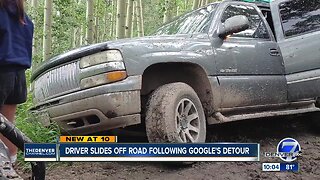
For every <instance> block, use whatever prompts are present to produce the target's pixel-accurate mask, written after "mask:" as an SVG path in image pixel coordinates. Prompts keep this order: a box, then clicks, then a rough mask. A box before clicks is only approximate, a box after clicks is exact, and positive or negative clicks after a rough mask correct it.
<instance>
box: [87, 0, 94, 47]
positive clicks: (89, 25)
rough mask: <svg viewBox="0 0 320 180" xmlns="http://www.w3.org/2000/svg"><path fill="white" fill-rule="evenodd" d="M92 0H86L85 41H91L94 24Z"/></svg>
mask: <svg viewBox="0 0 320 180" xmlns="http://www.w3.org/2000/svg"><path fill="white" fill-rule="evenodd" d="M93 11H94V0H87V31H86V43H87V44H92V43H93V24H94V17H93V13H94V12H93Z"/></svg>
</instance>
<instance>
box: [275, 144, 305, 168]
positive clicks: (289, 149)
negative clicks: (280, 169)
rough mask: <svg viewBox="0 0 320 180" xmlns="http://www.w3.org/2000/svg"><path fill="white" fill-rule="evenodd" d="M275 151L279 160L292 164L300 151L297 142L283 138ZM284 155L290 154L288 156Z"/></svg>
mask: <svg viewBox="0 0 320 180" xmlns="http://www.w3.org/2000/svg"><path fill="white" fill-rule="evenodd" d="M277 151H278V153H279V157H280V159H282V160H283V161H286V162H292V161H295V160H296V159H297V155H298V153H299V152H300V151H301V147H300V144H299V142H298V141H297V140H295V139H293V138H285V139H283V140H281V141H280V142H279V144H278V147H277ZM286 153H290V155H288V154H286Z"/></svg>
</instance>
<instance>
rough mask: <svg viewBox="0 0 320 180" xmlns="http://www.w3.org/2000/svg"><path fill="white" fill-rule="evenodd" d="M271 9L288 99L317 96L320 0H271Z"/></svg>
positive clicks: (319, 92)
mask: <svg viewBox="0 0 320 180" xmlns="http://www.w3.org/2000/svg"><path fill="white" fill-rule="evenodd" d="M271 9H272V11H271V12H272V13H273V14H272V18H273V19H274V22H275V26H276V34H277V40H278V43H279V46H280V48H281V50H282V54H283V58H284V62H285V68H286V74H287V80H288V99H289V101H300V100H303V99H310V98H312V99H313V98H315V97H320V1H319V0H294V1H293V0H290V1H289V0H281V1H273V2H272V3H271Z"/></svg>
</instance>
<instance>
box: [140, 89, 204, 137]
mask: <svg viewBox="0 0 320 180" xmlns="http://www.w3.org/2000/svg"><path fill="white" fill-rule="evenodd" d="M145 123H146V132H147V136H148V140H149V142H156V143H164V142H170V143H198V142H205V139H206V120H205V115H204V112H203V108H202V105H201V102H200V99H199V98H198V96H197V93H196V92H195V91H194V90H193V89H192V88H191V87H190V86H189V85H187V84H185V83H171V84H167V85H163V86H161V87H159V88H158V89H156V90H155V91H154V92H153V94H152V95H151V97H150V99H149V101H148V104H147V112H146V122H145Z"/></svg>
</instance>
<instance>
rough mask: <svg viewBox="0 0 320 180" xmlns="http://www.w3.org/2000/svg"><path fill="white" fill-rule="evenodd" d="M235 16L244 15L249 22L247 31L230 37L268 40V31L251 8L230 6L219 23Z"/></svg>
mask: <svg viewBox="0 0 320 180" xmlns="http://www.w3.org/2000/svg"><path fill="white" fill-rule="evenodd" d="M236 15H245V16H246V17H247V18H248V19H249V22H250V27H249V29H247V30H245V31H242V32H239V33H236V34H233V35H232V37H247V38H260V39H270V36H269V33H268V30H267V28H266V25H265V23H264V21H263V20H262V18H261V17H260V15H259V13H258V11H257V10H256V9H255V8H254V7H252V6H244V5H230V6H228V7H227V8H226V10H225V11H224V13H223V15H222V18H221V22H222V23H224V22H225V21H226V20H227V19H228V18H230V17H232V16H236Z"/></svg>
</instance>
